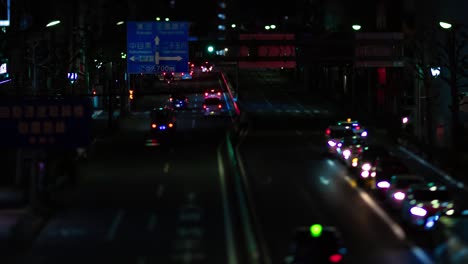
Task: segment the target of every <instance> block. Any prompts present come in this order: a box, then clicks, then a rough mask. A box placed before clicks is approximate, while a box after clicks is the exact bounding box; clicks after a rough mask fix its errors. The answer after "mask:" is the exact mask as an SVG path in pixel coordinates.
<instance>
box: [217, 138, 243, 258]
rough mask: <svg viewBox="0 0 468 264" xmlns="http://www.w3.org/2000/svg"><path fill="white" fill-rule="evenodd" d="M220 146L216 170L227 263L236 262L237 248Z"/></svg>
mask: <svg viewBox="0 0 468 264" xmlns="http://www.w3.org/2000/svg"><path fill="white" fill-rule="evenodd" d="M221 146H222V144H220V145H219V147H218V150H217V156H218V172H219V181H220V185H221V198H222V201H223V215H224V232H225V236H226V253H227V264H237V263H238V261H237V249H236V245H235V243H234V230H233V227H232V209H231V206H230V204H229V199H228V191H227V185H226V176H225V174H224V171H225V168H224V163H223V158H222V155H221Z"/></svg>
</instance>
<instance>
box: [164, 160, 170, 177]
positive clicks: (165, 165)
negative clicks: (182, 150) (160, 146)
mask: <svg viewBox="0 0 468 264" xmlns="http://www.w3.org/2000/svg"><path fill="white" fill-rule="evenodd" d="M169 167H170V166H169V162H166V163H165V164H164V167H163V171H164V173H166V174H167V173H169Z"/></svg>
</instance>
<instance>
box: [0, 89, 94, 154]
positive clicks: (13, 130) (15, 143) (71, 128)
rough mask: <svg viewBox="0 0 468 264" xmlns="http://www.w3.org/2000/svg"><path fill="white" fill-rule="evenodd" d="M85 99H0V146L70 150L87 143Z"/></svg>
mask: <svg viewBox="0 0 468 264" xmlns="http://www.w3.org/2000/svg"><path fill="white" fill-rule="evenodd" d="M91 111H92V110H91V101H90V99H89V98H64V99H58V100H46V99H35V100H33V99H31V100H25V99H23V100H21V99H18V100H14V99H11V100H8V99H2V100H0V137H1V139H0V146H1V147H29V148H74V147H81V146H85V145H88V144H90V143H91V120H92V119H91Z"/></svg>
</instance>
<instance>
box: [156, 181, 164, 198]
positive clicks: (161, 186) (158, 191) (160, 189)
mask: <svg viewBox="0 0 468 264" xmlns="http://www.w3.org/2000/svg"><path fill="white" fill-rule="evenodd" d="M163 194H164V184H159V185H158V188H157V189H156V197H158V199H159V198H161V197H162V196H163Z"/></svg>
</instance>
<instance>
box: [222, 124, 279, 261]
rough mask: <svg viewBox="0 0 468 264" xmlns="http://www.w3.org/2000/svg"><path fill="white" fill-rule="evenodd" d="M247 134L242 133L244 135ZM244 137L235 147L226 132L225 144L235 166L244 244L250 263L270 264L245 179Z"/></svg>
mask: <svg viewBox="0 0 468 264" xmlns="http://www.w3.org/2000/svg"><path fill="white" fill-rule="evenodd" d="M246 135H247V131H246V133H244V137H245V136H246ZM244 137H242V138H240V140H239V143H238V144H237V145H236V148H234V147H233V145H232V142H231V134H230V132H228V133H227V134H226V144H227V151H228V155H229V159H230V160H231V163H232V164H233V165H234V167H235V168H238V170H236V169H235V175H234V178H235V179H234V181H235V189H236V194H237V197H238V198H239V207H240V213H241V220H242V225H243V226H244V232H245V239H246V245H247V249H248V251H249V252H248V253H249V260H250V261H251V263H265V264H270V263H271V259H270V254H269V253H268V249H267V247H266V243H265V240H264V236H263V234H262V232H261V229H260V225H259V221H258V218H257V216H256V214H255V212H256V211H255V206H254V204H253V199H252V195H250V188H249V184H248V179H247V173H246V170H245V167H244V164H243V161H242V157H241V156H240V152H239V146H240V144H241V143H242V140H243V139H244Z"/></svg>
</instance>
